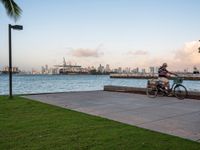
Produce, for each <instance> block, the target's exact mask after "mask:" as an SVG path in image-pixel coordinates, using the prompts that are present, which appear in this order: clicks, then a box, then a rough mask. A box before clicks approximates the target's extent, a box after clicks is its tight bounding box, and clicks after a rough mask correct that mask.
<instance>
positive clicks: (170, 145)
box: [0, 96, 200, 150]
mask: <svg viewBox="0 0 200 150" xmlns="http://www.w3.org/2000/svg"><path fill="white" fill-rule="evenodd" d="M10 149H15V150H25V149H27V150H32V149H37V150H39V149H41V150H47V149H48V150H50V149H52V150H65V149H81V150H82V149H108V150H114V149H119V150H121V149H127V150H132V149H134V150H136V149H138V150H176V149H177V150H200V144H199V143H197V142H193V141H189V140H185V139H181V138H177V137H174V136H169V135H165V134H160V133H157V132H153V131H149V130H145V129H141V128H137V127H134V126H130V125H126V124H122V123H118V122H115V121H111V120H107V119H103V118H100V117H95V116H90V115H87V114H83V113H79V112H75V111H71V110H67V109H63V108H59V107H55V106H51V105H48V104H43V103H40V102H35V101H31V100H26V99H24V98H20V97H15V98H14V99H12V100H9V99H8V97H5V96H0V150H10Z"/></svg>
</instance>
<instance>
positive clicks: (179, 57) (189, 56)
mask: <svg viewBox="0 0 200 150" xmlns="http://www.w3.org/2000/svg"><path fill="white" fill-rule="evenodd" d="M199 46H200V43H199V42H198V41H192V42H187V43H185V45H184V47H183V48H181V49H178V50H176V51H175V53H174V60H173V62H174V63H175V64H176V65H178V66H180V67H182V68H183V67H184V68H191V67H193V66H198V67H200V53H198V48H199Z"/></svg>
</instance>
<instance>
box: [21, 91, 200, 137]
mask: <svg viewBox="0 0 200 150" xmlns="http://www.w3.org/2000/svg"><path fill="white" fill-rule="evenodd" d="M24 97H26V98H29V99H34V100H36V101H40V102H44V103H48V104H52V105H56V106H59V107H63V108H67V109H72V110H75V111H79V112H84V113H87V114H91V115H96V116H101V117H103V118H108V119H111V120H115V121H119V122H123V123H126V124H130V125H135V126H138V127H142V128H146V129H150V130H154V131H158V132H162V133H167V134H170V135H175V136H179V137H182V138H186V139H190V140H194V141H200V101H199V100H192V99H185V100H178V99H176V98H171V97H170V98H169V97H158V98H155V99H152V98H148V97H147V96H146V95H139V94H130V93H118V92H106V91H91V92H69V93H54V94H38V95H37V94H36V95H26V96H24Z"/></svg>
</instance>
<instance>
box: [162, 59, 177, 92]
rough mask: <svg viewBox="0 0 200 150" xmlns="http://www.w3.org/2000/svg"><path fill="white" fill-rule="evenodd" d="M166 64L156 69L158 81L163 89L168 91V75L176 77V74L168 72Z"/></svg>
mask: <svg viewBox="0 0 200 150" xmlns="http://www.w3.org/2000/svg"><path fill="white" fill-rule="evenodd" d="M166 68H167V63H163V65H162V66H161V67H160V68H159V69H158V79H159V81H161V82H162V83H163V85H164V87H165V89H167V90H169V89H170V87H169V79H168V78H169V74H172V75H175V76H177V74H175V73H172V72H170V71H168V70H167V69H166Z"/></svg>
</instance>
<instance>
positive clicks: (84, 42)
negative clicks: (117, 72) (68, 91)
mask: <svg viewBox="0 0 200 150" xmlns="http://www.w3.org/2000/svg"><path fill="white" fill-rule="evenodd" d="M15 2H16V3H17V4H18V5H19V6H20V7H21V8H22V10H23V13H22V16H21V18H20V19H19V20H18V21H17V22H14V21H13V20H12V19H11V18H9V17H8V16H7V14H6V12H5V9H4V8H3V6H2V4H0V69H1V68H2V67H3V66H6V65H8V24H20V25H23V27H24V30H23V31H12V50H13V66H18V67H19V68H20V69H23V70H31V69H40V68H41V66H44V65H46V64H48V65H49V67H53V66H54V65H58V64H61V63H62V61H63V57H65V59H66V61H67V62H68V63H71V64H77V65H82V66H83V67H86V66H96V67H97V66H99V64H102V65H104V66H105V65H106V64H109V65H110V66H111V68H115V67H120V66H121V67H130V68H136V67H140V68H148V67H149V66H160V65H161V64H162V63H164V62H167V63H168V66H169V69H171V70H183V69H191V68H193V66H196V67H198V68H200V53H198V47H199V46H200V42H198V41H199V40H200V19H199V18H200V17H199V15H200V9H199V6H200V1H199V0H59V1H55V0H48V1H47V0H45V1H44V0H43V1H41V0H15Z"/></svg>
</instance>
